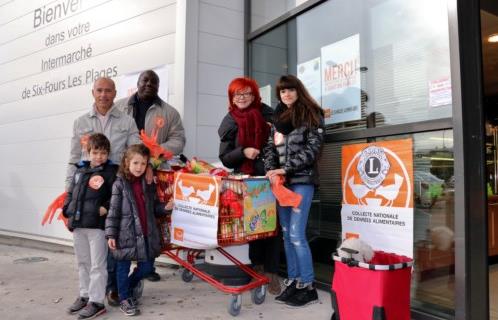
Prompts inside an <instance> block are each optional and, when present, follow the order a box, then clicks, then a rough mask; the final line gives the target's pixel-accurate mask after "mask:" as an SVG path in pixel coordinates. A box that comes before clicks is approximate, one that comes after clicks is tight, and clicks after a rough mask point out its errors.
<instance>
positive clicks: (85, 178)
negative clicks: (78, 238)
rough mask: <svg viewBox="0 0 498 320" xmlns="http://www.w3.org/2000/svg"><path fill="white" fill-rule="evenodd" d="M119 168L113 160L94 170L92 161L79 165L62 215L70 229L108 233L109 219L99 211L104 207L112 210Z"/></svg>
mask: <svg viewBox="0 0 498 320" xmlns="http://www.w3.org/2000/svg"><path fill="white" fill-rule="evenodd" d="M117 169H118V167H117V166H116V165H113V164H111V163H110V162H109V161H108V162H107V163H105V164H103V165H101V166H98V167H95V168H91V167H90V162H88V161H83V162H81V163H79V164H78V165H77V169H76V171H75V173H74V175H73V179H72V181H71V184H70V186H69V189H68V192H67V197H66V200H65V201H64V206H63V208H62V214H63V215H64V217H66V218H68V225H67V226H68V228H69V230H71V231H72V230H74V229H76V228H92V229H102V230H104V227H105V216H101V215H100V212H99V209H100V207H104V208H106V209H108V210H109V200H110V199H111V192H112V184H113V183H114V180H115V179H116V172H117Z"/></svg>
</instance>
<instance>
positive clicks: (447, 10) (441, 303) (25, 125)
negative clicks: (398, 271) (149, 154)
mask: <svg viewBox="0 0 498 320" xmlns="http://www.w3.org/2000/svg"><path fill="white" fill-rule="evenodd" d="M65 2H66V1H61V0H59V1H49V0H36V1H25V2H20V1H2V2H1V3H0V31H1V32H0V71H1V72H0V154H1V155H2V157H0V167H2V170H1V171H0V219H1V220H2V223H1V225H0V235H3V236H16V237H24V238H31V239H36V240H40V241H48V242H56V243H64V244H67V245H71V239H72V237H71V234H70V233H69V232H68V231H67V230H65V229H64V228H63V227H62V226H61V225H58V224H52V225H49V226H45V227H42V226H41V225H40V218H41V216H42V214H43V212H44V210H45V208H46V206H47V204H48V203H49V202H50V200H51V199H53V198H54V197H55V196H57V195H58V194H60V192H61V191H62V190H63V182H64V178H65V172H66V170H65V169H66V165H67V156H68V152H69V150H68V149H69V141H70V137H71V134H72V123H73V121H74V119H76V118H77V117H78V116H80V115H81V114H83V113H84V112H87V111H88V108H89V107H90V106H91V103H92V102H93V101H92V97H91V94H90V93H91V88H92V83H93V81H94V80H95V79H96V77H98V76H101V75H105V76H109V77H112V78H113V79H114V80H115V82H116V84H117V87H118V98H121V97H126V96H127V95H128V94H129V93H130V90H132V89H133V87H134V85H135V81H136V79H137V77H138V74H139V73H140V72H141V71H143V70H145V69H154V70H156V71H157V72H158V73H159V75H160V78H161V83H162V85H163V86H162V87H161V91H160V96H161V97H162V98H163V99H164V100H166V101H168V102H169V103H170V104H172V105H173V106H174V107H175V108H177V110H178V111H179V112H180V114H181V115H182V120H183V123H184V126H185V128H186V134H187V145H186V149H185V154H186V155H187V156H200V157H202V158H203V159H204V160H207V161H209V162H215V161H217V160H218V159H217V157H218V135H217V128H218V126H219V124H220V122H221V119H222V118H223V116H224V115H225V114H226V112H227V97H226V92H227V85H228V83H229V82H230V80H231V79H233V78H235V77H239V76H242V75H249V76H251V77H253V78H254V79H256V80H257V81H258V83H259V85H260V87H261V94H262V96H263V98H264V99H265V101H266V102H268V103H269V104H271V105H272V106H273V107H274V106H275V105H276V103H277V100H276V97H275V92H274V88H275V83H276V81H277V79H278V78H279V76H280V75H282V74H294V75H297V76H298V77H300V78H301V79H302V80H303V81H304V82H305V83H306V85H307V87H308V89H309V91H310V92H311V94H312V95H313V96H314V97H315V98H316V99H317V101H319V102H320V103H322V106H323V107H324V108H328V107H329V105H328V103H329V102H328V101H327V100H326V99H324V97H325V95H323V92H324V88H322V84H321V83H320V82H316V81H315V80H316V74H319V73H320V72H321V71H322V68H326V67H327V68H329V71H328V72H329V74H328V76H329V77H330V78H340V77H341V76H344V75H345V74H354V75H355V79H356V82H355V83H354V84H347V85H346V87H351V88H354V90H352V91H351V92H347V93H344V96H347V97H352V99H357V101H358V103H357V104H356V106H357V107H356V108H355V109H354V110H353V109H344V110H342V111H341V112H335V113H332V112H328V113H327V115H330V117H329V118H328V119H327V126H326V137H325V141H326V143H325V146H324V149H323V153H322V157H321V161H320V173H321V177H320V180H321V181H320V187H319V189H318V192H316V196H315V199H314V202H313V207H312V212H311V215H310V220H309V224H308V237H309V241H310V245H311V248H312V251H313V258H314V263H315V272H316V276H317V282H318V284H319V286H320V287H321V288H322V289H325V290H330V281H331V276H332V261H331V257H330V256H331V253H332V252H333V251H335V249H336V247H337V245H338V243H339V241H340V240H341V214H340V213H341V201H342V193H341V187H340V185H341V160H342V159H341V148H342V147H343V146H345V145H350V144H355V143H365V142H378V141H389V140H399V139H405V138H410V139H412V141H413V180H414V181H413V199H414V236H413V243H414V245H413V253H414V259H415V268H414V272H413V280H412V290H411V301H412V305H411V306H412V317H413V318H414V319H469V320H470V319H472V320H477V319H478V320H480V319H498V309H497V307H496V306H497V305H498V303H497V302H498V285H497V284H496V283H497V280H496V279H498V278H497V277H498V269H496V266H495V265H493V263H496V262H497V261H498V259H496V257H497V255H498V227H497V228H496V229H495V222H496V224H497V225H498V216H495V210H496V213H497V214H498V210H497V209H495V207H497V208H498V206H496V203H497V202H498V196H496V194H498V179H497V178H498V152H497V150H498V129H497V128H498V121H497V119H498V112H496V111H494V109H496V108H497V106H496V105H497V101H498V99H497V97H498V77H497V76H496V75H498V72H497V70H498V48H497V47H496V46H497V44H496V43H495V42H492V41H495V40H493V38H490V37H489V36H492V35H494V34H498V5H497V4H495V2H496V1H493V0H483V1H477V0H419V1H413V0H412V1H407V0H327V1H325V0H295V1H291V0H271V1H266V0H229V1H227V0H178V1H175V0H150V1H149V0H148V1H142V2H138V1H135V0H120V1H108V0H92V1H71V6H69V7H68V6H67V5H66V6H65V7H64V6H63V3H65ZM64 8H65V9H64ZM110 13H112V14H110ZM337 55H340V57H341V59H342V60H341V66H339V64H338V63H335V62H334V59H336V56H337ZM326 90H329V92H328V93H329V94H331V93H334V88H328V89H326ZM341 97H342V96H341V95H339V97H338V98H341ZM335 101H338V100H335ZM341 113H342V115H344V114H350V115H351V116H350V117H348V116H346V117H345V118H341ZM341 119H342V120H341ZM4 155H8V156H4ZM282 261H284V260H282Z"/></svg>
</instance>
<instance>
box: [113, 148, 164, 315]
mask: <svg viewBox="0 0 498 320" xmlns="http://www.w3.org/2000/svg"><path fill="white" fill-rule="evenodd" d="M149 157H150V152H149V149H147V148H146V147H145V146H144V145H142V144H136V145H132V146H130V147H129V148H128V149H127V150H126V153H125V155H124V157H123V159H122V161H121V166H120V168H119V173H118V177H117V179H116V182H114V185H113V187H112V197H111V205H110V209H109V214H108V216H107V219H106V223H105V233H106V238H107V239H108V244H109V248H110V249H111V252H112V255H113V256H114V258H115V259H116V260H117V261H116V262H117V263H116V275H117V280H118V294H119V300H120V304H121V307H120V308H121V311H123V313H125V314H126V315H136V314H137V313H138V312H139V310H138V308H137V306H136V299H135V298H137V297H133V294H132V293H133V292H134V291H135V292H136V290H135V289H136V288H137V287H139V286H141V285H142V281H141V280H142V279H143V278H144V277H146V276H147V275H148V274H149V273H150V272H151V271H152V261H153V259H154V258H155V257H157V256H159V254H160V253H161V245H160V232H159V230H158V228H157V224H156V220H155V217H156V216H161V215H165V214H166V213H167V211H169V210H171V208H170V206H171V204H169V205H168V206H166V207H164V205H162V204H160V203H159V202H158V201H157V200H156V192H155V185H154V184H147V183H146V182H145V178H144V175H145V170H146V168H147V164H148V162H149ZM131 261H137V267H136V268H135V269H134V270H133V272H132V274H131V275H129V273H130V266H131Z"/></svg>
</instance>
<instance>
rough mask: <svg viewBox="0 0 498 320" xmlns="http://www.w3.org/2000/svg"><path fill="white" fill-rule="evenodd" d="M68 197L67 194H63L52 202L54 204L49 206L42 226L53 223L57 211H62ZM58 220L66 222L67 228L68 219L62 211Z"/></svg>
mask: <svg viewBox="0 0 498 320" xmlns="http://www.w3.org/2000/svg"><path fill="white" fill-rule="evenodd" d="M66 196H67V192H63V193H62V194H60V195H59V196H58V197H57V198H55V200H54V201H52V203H51V204H50V205H49V206H48V208H47V211H45V214H44V215H43V218H42V222H41V224H42V226H43V225H45V223H47V222H48V223H52V220H53V219H54V216H55V213H56V212H57V209H62V207H63V206H64V200H66ZM57 220H62V222H64V225H66V226H67V219H66V218H65V217H64V216H63V215H62V211H61V212H60V213H59V216H58V217H57Z"/></svg>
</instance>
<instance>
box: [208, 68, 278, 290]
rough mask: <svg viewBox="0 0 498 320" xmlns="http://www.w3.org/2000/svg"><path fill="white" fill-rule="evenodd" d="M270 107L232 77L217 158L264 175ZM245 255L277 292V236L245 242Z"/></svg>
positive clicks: (249, 82)
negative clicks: (264, 155)
mask: <svg viewBox="0 0 498 320" xmlns="http://www.w3.org/2000/svg"><path fill="white" fill-rule="evenodd" d="M272 117H273V109H272V108H270V107H269V106H267V105H266V104H264V103H261V96H260V95H259V86H258V84H257V83H256V81H254V80H253V79H251V78H247V77H244V78H236V79H233V80H232V82H230V85H229V86H228V114H227V115H226V116H225V118H223V121H222V122H221V125H220V127H219V129H218V134H219V136H220V152H219V158H220V160H221V162H222V163H223V165H224V166H225V167H227V168H230V169H233V170H234V172H235V173H242V174H249V175H252V176H264V175H265V173H266V172H265V168H264V163H263V160H262V155H263V154H262V151H263V147H264V146H265V144H266V143H267V141H268V136H269V134H270V123H271V122H272ZM249 257H250V258H251V262H252V263H253V265H254V266H255V267H254V268H255V270H256V271H258V272H265V273H267V276H268V277H269V278H270V285H269V286H268V291H269V292H270V293H271V294H275V295H278V294H279V293H280V282H279V279H278V275H277V272H278V265H279V257H280V241H279V237H272V238H268V239H262V240H256V241H252V242H250V243H249Z"/></svg>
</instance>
